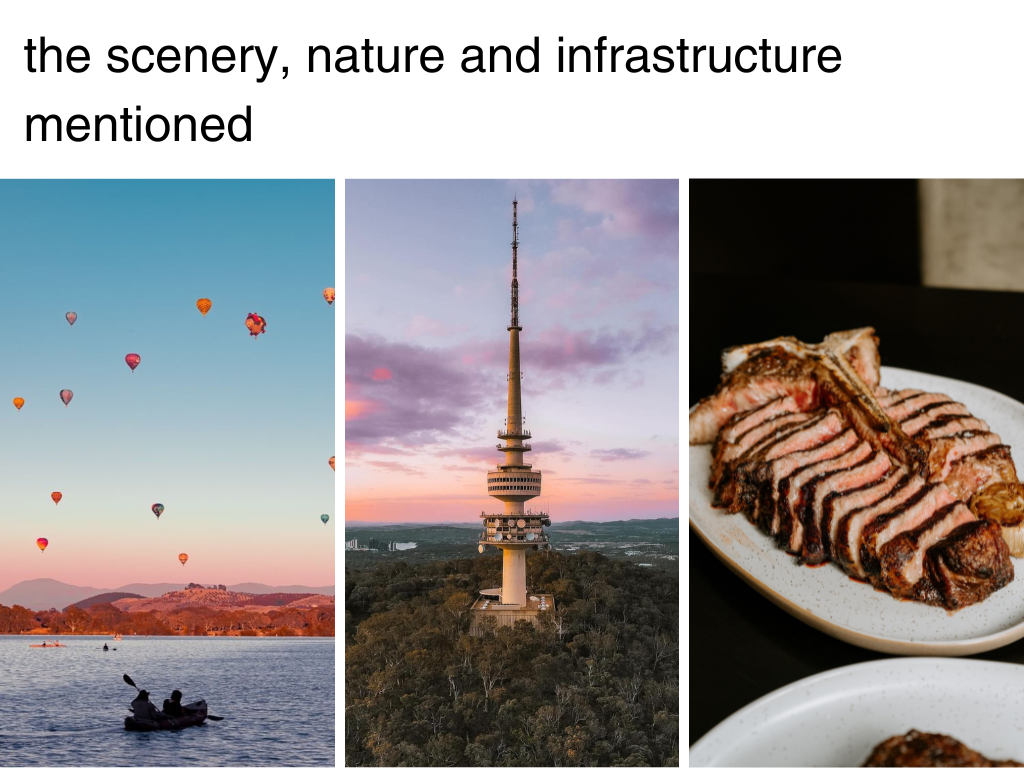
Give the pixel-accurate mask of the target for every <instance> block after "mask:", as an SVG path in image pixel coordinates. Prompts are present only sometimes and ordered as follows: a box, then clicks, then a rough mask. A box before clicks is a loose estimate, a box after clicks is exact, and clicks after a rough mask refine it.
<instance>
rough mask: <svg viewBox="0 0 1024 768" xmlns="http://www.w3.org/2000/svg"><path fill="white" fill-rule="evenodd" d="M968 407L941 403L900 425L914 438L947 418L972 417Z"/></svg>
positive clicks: (959, 404)
mask: <svg viewBox="0 0 1024 768" xmlns="http://www.w3.org/2000/svg"><path fill="white" fill-rule="evenodd" d="M970 415H971V414H970V412H969V411H968V410H967V406H966V405H964V404H963V403H939V404H938V405H936V406H935V407H934V408H925V409H923V410H922V411H919V412H918V413H915V414H914V415H913V416H910V417H909V418H908V419H907V420H906V421H904V422H903V423H901V424H900V426H901V427H903V431H904V432H906V433H907V435H908V436H909V437H913V436H914V435H916V434H917V433H918V432H920V431H921V430H922V429H924V428H925V427H928V426H931V425H932V424H934V423H936V422H937V421H938V420H940V419H943V418H945V417H947V416H970Z"/></svg>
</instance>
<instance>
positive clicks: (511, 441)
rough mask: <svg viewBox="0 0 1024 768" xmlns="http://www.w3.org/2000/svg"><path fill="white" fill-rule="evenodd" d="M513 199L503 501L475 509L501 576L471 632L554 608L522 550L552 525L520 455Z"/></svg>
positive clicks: (495, 480) (476, 610) (542, 542)
mask: <svg viewBox="0 0 1024 768" xmlns="http://www.w3.org/2000/svg"><path fill="white" fill-rule="evenodd" d="M517 206H518V203H517V202H516V201H513V202H512V322H511V323H510V325H509V326H508V329H507V330H508V332H509V347H508V418H507V419H506V420H505V426H504V428H502V429H499V430H498V438H499V439H501V440H504V441H505V444H504V445H501V444H499V445H498V446H497V448H498V450H499V451H501V452H502V454H504V458H503V460H502V463H501V464H499V465H498V467H497V469H495V470H491V471H490V472H488V473H487V494H488V495H489V496H490V497H491V498H494V499H498V500H500V501H502V502H504V504H505V508H504V510H503V511H502V512H500V513H498V514H487V513H485V512H481V513H480V517H481V518H482V519H483V524H484V530H483V533H481V535H480V544H479V546H478V549H479V551H480V552H481V553H482V552H483V551H484V548H485V547H488V546H491V547H497V548H498V549H500V550H501V551H502V577H501V588H500V589H485V590H482V591H481V592H480V597H479V598H477V600H476V602H474V603H473V607H472V608H471V610H470V633H471V634H474V635H479V634H481V633H482V632H483V619H484V617H486V616H493V617H494V618H495V619H496V620H497V624H498V626H499V627H504V626H512V625H514V624H515V623H516V622H517V621H530V622H532V623H534V624H536V623H537V619H538V616H540V614H541V613H542V612H544V611H549V610H553V609H554V607H555V600H554V598H553V597H552V596H551V595H534V594H530V593H528V592H527V590H526V550H528V549H533V550H538V549H541V548H543V549H545V550H550V549H551V545H550V544H549V543H548V537H547V534H546V533H545V532H544V528H545V527H547V526H549V525H550V524H551V521H550V520H549V519H548V516H547V514H545V513H544V512H533V511H532V510H526V509H525V504H526V502H527V501H528V500H530V499H532V498H534V497H536V496H539V495H540V491H541V473H540V471H538V470H534V469H533V467H532V465H530V464H525V463H523V454H524V453H526V451H529V450H530V446H529V445H528V444H527V443H526V441H527V440H529V439H530V438H531V434H530V431H529V430H528V429H526V428H525V426H524V423H523V404H522V382H521V380H522V374H521V372H520V368H519V332H520V331H522V330H523V329H522V327H521V326H520V325H519V279H518V276H517V274H516V273H517V259H518V256H517V252H518V248H519V224H518V221H517V216H516V208H517Z"/></svg>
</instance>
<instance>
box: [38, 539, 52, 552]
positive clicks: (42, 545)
mask: <svg viewBox="0 0 1024 768" xmlns="http://www.w3.org/2000/svg"><path fill="white" fill-rule="evenodd" d="M49 544H50V541H49V539H36V546H37V547H39V551H40V552H42V551H43V550H44V549H46V547H47V546H49Z"/></svg>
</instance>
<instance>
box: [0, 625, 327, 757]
mask: <svg viewBox="0 0 1024 768" xmlns="http://www.w3.org/2000/svg"><path fill="white" fill-rule="evenodd" d="M42 640H43V638H39V637H33V638H31V639H30V638H29V637H25V636H20V637H7V636H0V766H22V765H24V766H30V765H31V766H37V765H43V766H78V765H83V766H84V765H89V766H92V765H109V766H134V765H139V766H143V765H174V766H177V765H188V766H218V765H253V766H260V765H334V638H331V637H328V638H315V637H310V638H269V637H239V638H235V637H126V638H125V639H124V640H120V641H116V642H115V641H113V640H111V639H110V638H109V636H108V637H67V638H61V642H62V643H65V644H66V645H67V646H68V647H67V648H53V649H51V648H29V644H30V643H40V642H42ZM49 640H52V638H48V641H49ZM104 642H106V643H107V644H108V645H109V646H110V647H111V648H115V647H116V648H117V651H108V652H106V653H104V652H103V650H101V649H102V647H103V643H104ZM125 673H128V675H130V676H131V677H132V678H133V679H134V680H135V684H136V685H138V686H139V687H140V688H145V689H147V690H149V691H150V694H151V699H152V700H153V701H154V703H155V704H156V705H157V706H160V704H161V703H162V702H163V700H164V699H165V698H168V697H169V696H170V693H171V691H172V690H173V689H174V688H179V689H181V691H182V692H183V693H184V697H183V701H185V702H191V701H196V700H197V699H206V702H207V704H208V705H209V711H210V714H211V715H220V716H222V717H224V718H225V719H224V720H223V721H222V722H210V721H207V722H206V723H205V724H203V725H202V726H198V727H194V728H186V729H184V730H182V731H158V732H155V733H133V732H129V731H125V730H124V718H125V716H127V715H128V714H129V712H128V711H127V708H128V705H129V703H130V702H131V700H132V699H133V698H134V697H135V693H136V692H135V689H134V688H132V687H130V686H128V685H126V684H125V683H124V681H123V680H122V679H121V676H122V675H123V674H125Z"/></svg>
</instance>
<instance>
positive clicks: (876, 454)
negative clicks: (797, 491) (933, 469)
mask: <svg viewBox="0 0 1024 768" xmlns="http://www.w3.org/2000/svg"><path fill="white" fill-rule="evenodd" d="M865 445H866V444H865ZM890 469H892V460H891V459H890V458H889V454H887V453H883V452H881V451H873V452H871V454H870V458H868V459H867V460H865V461H862V462H861V463H859V464H855V465H854V466H852V467H850V468H849V469H842V470H839V471H837V472H832V473H831V474H828V475H823V476H822V477H819V478H817V479H815V480H814V481H813V482H812V483H808V484H807V485H806V486H805V487H804V490H803V496H804V497H805V498H806V499H807V503H806V504H805V505H804V508H803V513H802V514H803V518H802V521H803V526H804V538H803V546H802V550H801V562H803V563H805V564H806V565H818V564H819V563H824V562H825V561H826V560H828V559H829V556H828V552H827V551H826V548H825V532H824V530H823V528H824V525H823V523H824V514H825V500H826V499H828V498H834V497H837V496H839V494H841V493H844V492H846V491H850V490H857V489H859V488H863V487H864V486H865V485H870V484H872V483H874V482H875V481H876V480H879V479H880V478H881V477H882V476H884V475H885V474H886V473H887V472H888V471H889V470H890Z"/></svg>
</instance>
